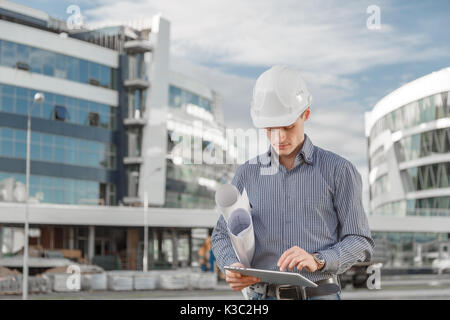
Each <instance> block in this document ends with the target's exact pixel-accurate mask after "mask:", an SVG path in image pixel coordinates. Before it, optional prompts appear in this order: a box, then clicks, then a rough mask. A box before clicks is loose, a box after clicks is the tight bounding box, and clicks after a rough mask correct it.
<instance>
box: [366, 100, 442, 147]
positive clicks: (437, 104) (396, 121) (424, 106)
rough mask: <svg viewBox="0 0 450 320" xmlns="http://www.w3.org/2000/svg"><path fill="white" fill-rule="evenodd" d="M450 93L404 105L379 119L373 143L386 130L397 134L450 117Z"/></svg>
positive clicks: (373, 130)
mask: <svg viewBox="0 0 450 320" xmlns="http://www.w3.org/2000/svg"><path fill="white" fill-rule="evenodd" d="M448 95H449V92H441V93H437V94H435V95H432V96H429V97H426V98H423V99H420V100H418V101H414V102H411V103H409V104H407V105H404V106H402V107H400V108H398V109H396V110H395V111H393V112H391V113H389V114H387V115H385V116H384V117H383V118H381V119H379V120H378V121H377V122H376V123H375V124H374V126H373V127H372V130H371V132H370V140H371V141H373V139H375V137H377V136H378V135H379V134H380V133H381V132H383V131H384V130H387V129H389V130H390V131H391V132H395V131H398V130H402V129H408V128H411V127H415V126H417V125H419V124H421V123H425V122H430V121H433V120H437V119H442V118H446V117H450V101H449V99H448Z"/></svg>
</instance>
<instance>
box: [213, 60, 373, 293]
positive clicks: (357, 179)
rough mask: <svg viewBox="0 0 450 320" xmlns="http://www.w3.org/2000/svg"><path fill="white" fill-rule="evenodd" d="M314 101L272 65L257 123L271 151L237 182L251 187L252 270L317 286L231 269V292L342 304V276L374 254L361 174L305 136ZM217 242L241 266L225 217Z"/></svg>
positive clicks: (256, 107)
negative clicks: (295, 275)
mask: <svg viewBox="0 0 450 320" xmlns="http://www.w3.org/2000/svg"><path fill="white" fill-rule="evenodd" d="M311 100H312V99H311V95H310V94H309V92H308V90H307V88H306V86H305V83H304V81H303V80H302V78H301V76H300V74H299V73H298V72H297V71H296V70H295V69H292V68H289V67H286V66H274V67H272V68H271V69H269V70H268V71H266V72H264V73H263V74H262V75H261V76H260V77H259V78H258V80H257V82H256V84H255V88H254V91H253V100H252V105H251V117H252V120H253V124H254V125H255V127H257V128H265V130H266V132H267V137H268V139H269V140H270V144H271V145H270V148H269V150H268V151H267V152H266V153H263V154H261V155H260V156H258V157H257V158H256V159H251V160H249V161H247V162H246V163H244V164H243V165H241V166H239V167H238V169H237V171H236V174H235V176H234V178H233V181H232V184H233V185H235V186H236V187H237V188H238V189H239V191H240V192H242V191H243V189H244V187H245V189H246V191H247V194H248V197H249V201H250V204H251V215H252V220H253V227H254V233H255V253H254V256H253V259H252V261H251V267H252V268H259V269H267V270H281V271H294V272H299V273H300V274H301V275H303V276H305V277H307V278H308V279H310V280H311V281H314V282H315V283H316V284H318V287H316V288H305V287H296V286H276V285H272V284H266V283H261V282H259V279H257V278H254V277H250V276H243V275H241V274H239V273H236V272H230V271H226V281H227V282H228V283H229V285H230V287H231V288H232V289H233V290H236V291H237V290H242V289H244V288H248V296H249V298H250V299H266V298H267V299H283V298H285V299H340V284H339V280H338V278H337V274H340V273H343V272H345V271H346V270H347V269H349V268H350V267H351V266H352V265H353V264H355V263H357V262H361V261H369V260H370V258H371V256H372V254H373V248H374V241H373V239H372V238H371V233H370V230H369V226H368V222H367V217H366V215H365V213H364V209H363V205H362V199H361V197H362V182H361V176H360V174H359V173H358V171H357V170H356V168H355V166H354V165H353V164H352V163H350V162H349V161H348V160H346V159H344V158H342V157H340V156H339V155H337V154H335V153H333V152H330V151H327V150H324V149H322V148H319V147H317V146H315V145H313V143H312V141H311V139H310V137H309V136H308V135H306V134H305V133H304V123H305V121H306V120H308V118H309V116H310V113H311V110H310V105H311ZM343 143H345V141H343ZM268 168H275V169H276V170H271V171H270V170H267V169H268ZM211 241H212V246H213V251H214V254H215V256H216V259H217V263H218V265H219V267H220V268H221V269H222V270H223V267H224V266H226V265H231V266H241V267H242V266H243V265H242V264H241V263H239V260H238V259H237V257H236V255H235V253H234V251H233V247H232V244H231V241H230V238H229V236H228V232H227V227H226V223H225V220H224V217H223V216H220V218H219V220H218V222H217V226H216V228H215V229H214V232H213V234H212V238H211Z"/></svg>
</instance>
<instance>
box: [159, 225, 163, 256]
mask: <svg viewBox="0 0 450 320" xmlns="http://www.w3.org/2000/svg"><path fill="white" fill-rule="evenodd" d="M163 234H164V230H163V229H160V230H158V260H159V261H162V260H163V254H162V243H163Z"/></svg>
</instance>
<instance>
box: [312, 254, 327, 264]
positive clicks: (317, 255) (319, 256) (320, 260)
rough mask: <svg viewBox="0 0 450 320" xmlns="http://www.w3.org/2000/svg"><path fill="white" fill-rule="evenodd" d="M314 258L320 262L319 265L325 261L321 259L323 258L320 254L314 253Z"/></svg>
mask: <svg viewBox="0 0 450 320" xmlns="http://www.w3.org/2000/svg"><path fill="white" fill-rule="evenodd" d="M314 256H315V257H316V259H317V260H318V261H319V262H320V263H324V262H325V259H324V258H323V256H322V255H321V254H320V253H315V254H314Z"/></svg>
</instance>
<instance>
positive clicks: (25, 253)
mask: <svg viewBox="0 0 450 320" xmlns="http://www.w3.org/2000/svg"><path fill="white" fill-rule="evenodd" d="M44 100H45V96H44V94H43V93H41V92H38V93H36V94H35V95H34V100H33V104H32V105H31V108H28V121H27V159H26V189H27V191H26V193H27V197H26V205H25V243H24V250H23V278H22V280H23V281H22V299H23V300H27V299H28V238H29V231H30V230H29V223H28V220H29V198H30V140H31V111H32V110H33V108H34V107H35V105H36V103H41V102H43V101H44Z"/></svg>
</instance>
